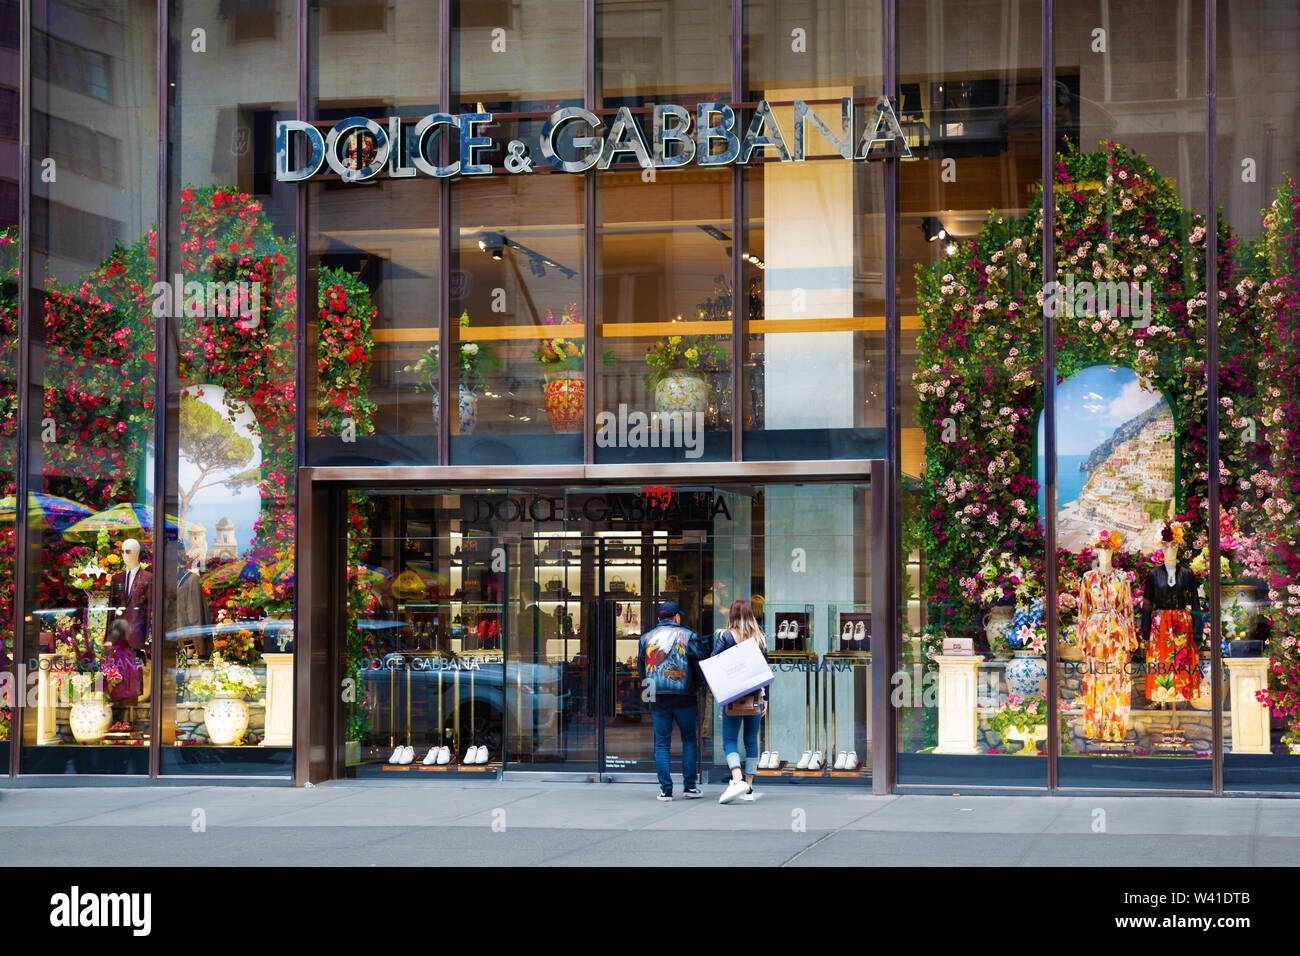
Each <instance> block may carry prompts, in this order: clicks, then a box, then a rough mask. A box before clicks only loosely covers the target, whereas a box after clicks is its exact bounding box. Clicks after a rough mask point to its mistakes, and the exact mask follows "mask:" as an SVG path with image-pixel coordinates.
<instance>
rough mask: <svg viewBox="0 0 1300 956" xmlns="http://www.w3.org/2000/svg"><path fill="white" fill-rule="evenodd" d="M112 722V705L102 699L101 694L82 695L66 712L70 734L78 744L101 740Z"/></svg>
mask: <svg viewBox="0 0 1300 956" xmlns="http://www.w3.org/2000/svg"><path fill="white" fill-rule="evenodd" d="M112 722H113V705H112V704H110V703H109V702H108V701H106V700H105V699H104V695H103V694H97V693H93V692H92V693H88V694H84V695H82V697H81V699H80V700H78V701H77V702H76V703H74V704H73V705H72V709H71V710H70V711H69V712H68V723H69V725H70V726H71V728H72V736H73V737H75V738H76V739H77V743H80V744H93V743H98V742H99V741H101V740H103V739H104V734H106V733H108V728H109V725H110V724H112Z"/></svg>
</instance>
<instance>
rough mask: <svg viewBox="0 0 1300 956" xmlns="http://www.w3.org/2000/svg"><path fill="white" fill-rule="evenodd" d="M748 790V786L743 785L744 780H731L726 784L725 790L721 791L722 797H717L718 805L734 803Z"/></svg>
mask: <svg viewBox="0 0 1300 956" xmlns="http://www.w3.org/2000/svg"><path fill="white" fill-rule="evenodd" d="M748 790H749V784H747V783H745V781H744V778H741V779H740V780H732V781H731V782H730V783H728V784H727V789H726V790H723V791H722V796H720V797H718V803H722V804H727V803H734V802H735V801H736V800H737V799H738V798H739V797H740V796H741V794H743V793H745V792H747V791H748Z"/></svg>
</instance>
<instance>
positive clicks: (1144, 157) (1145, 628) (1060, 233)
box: [1040, 0, 1222, 789]
mask: <svg viewBox="0 0 1300 956" xmlns="http://www.w3.org/2000/svg"><path fill="white" fill-rule="evenodd" d="M1103 13H1106V14H1108V15H1109V18H1110V19H1109V30H1108V36H1107V44H1106V47H1107V48H1106V51H1105V52H1104V53H1100V54H1099V53H1097V52H1094V49H1093V47H1094V42H1093V32H1094V30H1095V28H1096V25H1097V24H1098V23H1099V22H1101V21H1100V20H1099V19H1098V18H1099V17H1101V16H1102V14H1103ZM1054 39H1055V43H1056V87H1057V102H1058V117H1059V118H1058V121H1057V129H1058V131H1059V133H1060V135H1061V136H1062V137H1063V138H1065V139H1067V140H1068V143H1067V144H1065V145H1064V147H1063V148H1061V150H1060V152H1061V154H1062V155H1060V156H1059V157H1058V160H1057V164H1056V183H1055V187H1056V198H1057V207H1056V236H1055V243H1056V275H1055V276H1054V277H1053V278H1054V279H1055V280H1056V281H1057V282H1058V283H1059V289H1058V292H1057V294H1056V295H1054V296H1053V297H1052V299H1051V300H1050V301H1051V303H1052V308H1053V309H1054V310H1055V312H1056V327H1057V380H1058V382H1059V383H1060V384H1058V386H1057V396H1056V418H1057V423H1056V433H1057V440H1056V469H1057V509H1058V510H1057V518H1058V521H1057V555H1056V559H1057V561H1058V564H1057V568H1058V575H1059V579H1058V583H1059V594H1060V597H1059V599H1058V606H1057V613H1058V625H1059V627H1060V638H1061V641H1060V644H1059V651H1060V656H1061V666H1060V674H1059V677H1060V695H1061V697H1062V698H1063V700H1064V702H1065V713H1066V714H1067V716H1068V718H1069V729H1068V731H1067V737H1066V741H1065V743H1064V745H1063V747H1062V750H1061V760H1060V764H1059V768H1058V773H1059V780H1060V783H1061V786H1063V787H1077V786H1085V787H1143V788H1159V789H1207V788H1209V786H1210V776H1211V761H1210V759H1209V758H1210V756H1211V735H1212V727H1213V723H1212V721H1213V720H1214V716H1213V714H1212V713H1211V710H1210V683H1209V679H1208V674H1209V655H1210V648H1209V644H1208V640H1207V637H1206V635H1205V633H1204V624H1205V615H1204V601H1205V594H1206V592H1205V580H1204V576H1203V575H1198V574H1196V573H1195V571H1194V568H1195V567H1196V560H1195V558H1196V555H1197V552H1198V551H1199V550H1200V549H1201V548H1202V547H1203V546H1204V544H1205V543H1206V535H1207V530H1208V529H1207V525H1206V496H1207V493H1208V484H1207V461H1208V459H1207V455H1206V445H1205V421H1206V398H1205V387H1206V377H1205V307H1204V302H1203V297H1204V295H1203V290H1204V288H1205V266H1204V235H1205V228H1204V218H1203V209H1204V201H1205V170H1204V168H1203V161H1202V160H1203V157H1204V155H1205V151H1204V138H1203V136H1204V133H1203V131H1204V121H1203V120H1204V107H1205V100H1204V25H1203V23H1202V22H1201V9H1200V8H1199V7H1193V8H1188V7H1187V6H1186V5H1183V4H1180V3H1176V2H1173V0H1170V2H1167V3H1153V4H1147V5H1145V6H1144V7H1143V8H1141V9H1139V8H1137V7H1132V6H1126V7H1123V8H1122V9H1117V8H1115V7H1114V5H1104V4H1101V3H1083V4H1076V5H1073V6H1071V8H1070V9H1069V10H1068V11H1067V12H1066V13H1065V15H1063V16H1059V17H1058V18H1057V19H1056V21H1055V37H1054ZM1174 117H1176V119H1171V121H1170V122H1165V120H1166V119H1170V118H1174ZM1220 241H1222V239H1221V240H1220ZM1042 467H1043V466H1042V464H1041V463H1040V469H1041V468H1042ZM1041 500H1042V497H1041V495H1040V501H1041ZM1103 532H1104V533H1105V537H1103ZM1098 757H1104V758H1106V759H1097V758H1098Z"/></svg>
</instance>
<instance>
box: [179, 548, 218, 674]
mask: <svg viewBox="0 0 1300 956" xmlns="http://www.w3.org/2000/svg"><path fill="white" fill-rule="evenodd" d="M189 557H190V566H189V568H188V569H187V570H185V571H182V572H181V575H180V579H179V580H178V581H177V582H176V617H177V622H176V623H177V624H178V625H179V626H180V627H181V628H189V627H200V628H203V630H202V631H201V632H199V633H197V634H195V635H193V636H192V637H190V636H186V637H184V638H182V639H181V640H182V641H183V642H185V641H189V642H191V643H192V649H193V651H194V653H195V654H197V655H198V656H199V657H201V658H204V659H206V658H207V657H209V656H210V655H211V654H212V633H211V631H210V628H211V626H212V605H211V604H209V603H208V596H207V595H206V594H205V593H204V592H203V582H202V581H200V580H199V572H200V571H201V569H202V557H203V556H202V554H201V553H200V552H198V551H195V552H192V553H191V554H190V556H189Z"/></svg>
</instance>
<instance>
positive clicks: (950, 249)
mask: <svg viewBox="0 0 1300 956" xmlns="http://www.w3.org/2000/svg"><path fill="white" fill-rule="evenodd" d="M943 251H944V252H946V253H947V254H948V255H952V254H953V253H955V252H956V251H957V243H955V242H950V243H948V245H946V246H944V247H943Z"/></svg>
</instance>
